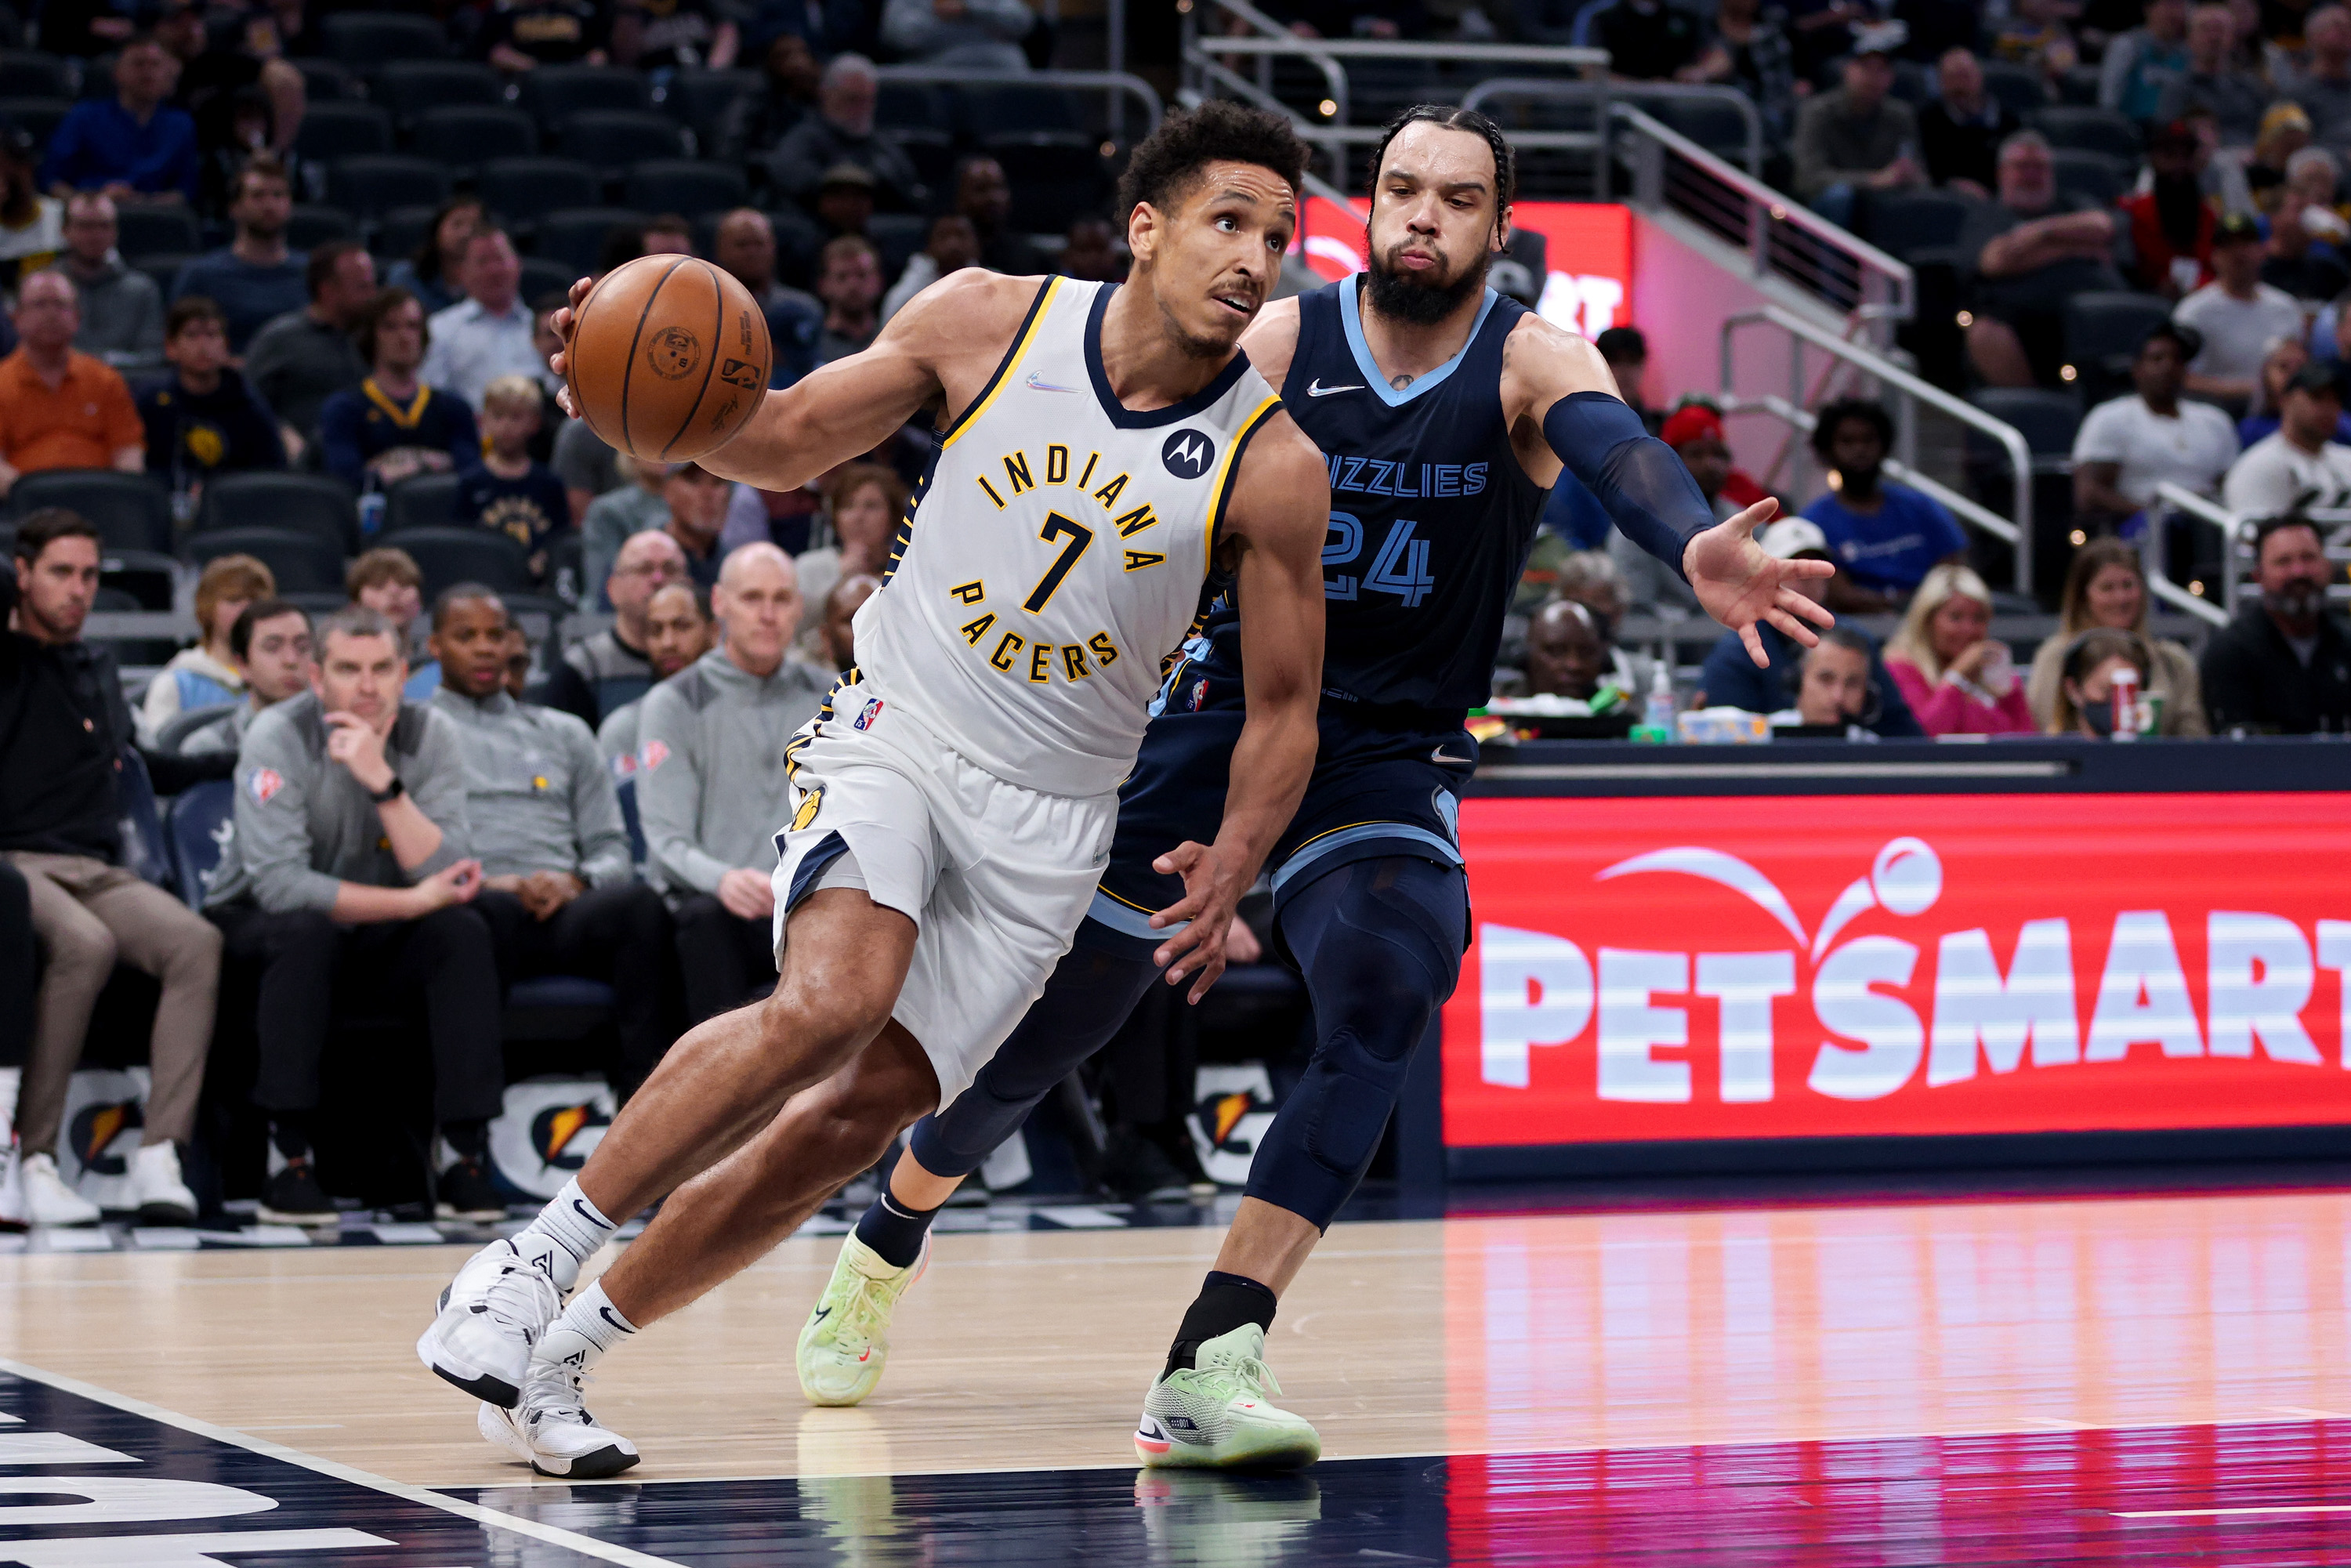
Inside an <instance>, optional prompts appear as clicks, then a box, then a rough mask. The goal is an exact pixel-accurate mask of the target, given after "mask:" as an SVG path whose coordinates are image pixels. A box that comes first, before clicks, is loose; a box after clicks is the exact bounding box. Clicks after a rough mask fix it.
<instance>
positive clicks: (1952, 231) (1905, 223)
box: [1865, 191, 1976, 261]
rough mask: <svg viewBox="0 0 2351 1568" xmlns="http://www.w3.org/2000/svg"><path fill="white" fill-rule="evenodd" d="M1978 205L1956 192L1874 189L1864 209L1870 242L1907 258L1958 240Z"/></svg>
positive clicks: (1904, 258)
mask: <svg viewBox="0 0 2351 1568" xmlns="http://www.w3.org/2000/svg"><path fill="white" fill-rule="evenodd" d="M1975 206H1976V204H1975V203H1974V202H1972V201H1970V199H1969V198H1967V197H1965V196H1962V195H1960V194H1959V193H1957V192H1955V191H1892V192H1873V193H1871V195H1870V198H1869V200H1868V202H1867V203H1866V204H1865V211H1866V213H1867V214H1868V229H1869V232H1868V234H1867V235H1866V236H1865V237H1866V238H1867V239H1868V240H1869V243H1870V244H1872V245H1874V246H1877V247H1878V248H1879V249H1880V250H1885V251H1889V252H1891V253H1892V254H1894V255H1895V256H1898V257H1900V258H1901V259H1903V260H1905V261H1907V260H1909V259H1910V256H1911V254H1912V253H1913V252H1915V251H1919V250H1926V249H1932V248H1938V247H1940V246H1949V245H1952V244H1954V243H1956V242H1957V241H1958V239H1959V230H1960V229H1961V228H1963V227H1965V226H1966V225H1967V221H1968V214H1970V213H1971V212H1973V211H1974V210H1975Z"/></svg>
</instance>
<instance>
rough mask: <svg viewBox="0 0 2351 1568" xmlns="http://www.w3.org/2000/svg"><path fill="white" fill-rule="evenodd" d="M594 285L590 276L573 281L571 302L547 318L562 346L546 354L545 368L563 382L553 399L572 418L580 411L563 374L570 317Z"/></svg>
mask: <svg viewBox="0 0 2351 1568" xmlns="http://www.w3.org/2000/svg"><path fill="white" fill-rule="evenodd" d="M593 287H596V280H595V279H594V278H592V277H583V278H580V279H579V280H578V281H577V282H575V283H573V284H572V286H571V303H570V304H569V305H566V306H565V307H564V308H562V309H560V310H558V311H557V312H556V313H555V314H554V315H553V316H552V317H550V318H549V319H548V325H549V327H551V328H552V329H554V331H555V335H556V336H557V337H558V338H559V339H561V340H562V341H563V347H561V348H559V349H558V350H555V352H553V353H551V354H549V355H548V356H547V368H548V369H549V370H550V371H554V372H555V379H556V380H557V381H559V382H562V383H563V384H562V385H561V386H559V387H558V388H557V389H556V391H555V401H556V402H559V403H560V404H562V405H563V412H564V413H568V414H569V415H570V416H571V417H572V418H574V419H578V418H579V417H580V411H579V410H578V409H576V408H574V407H573V406H572V405H571V382H570V379H569V377H568V376H566V375H565V374H564V371H565V370H566V369H567V368H569V365H570V363H571V319H572V315H573V313H574V312H575V311H577V310H578V309H579V308H580V301H581V300H583V299H585V298H588V291H589V290H590V289H591V288H593Z"/></svg>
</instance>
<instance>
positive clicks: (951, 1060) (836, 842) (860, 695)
mask: <svg viewBox="0 0 2351 1568" xmlns="http://www.w3.org/2000/svg"><path fill="white" fill-rule="evenodd" d="M788 755H789V757H791V758H792V759H793V770H792V783H793V785H794V787H795V788H796V789H797V791H798V793H797V794H796V795H795V797H794V803H795V808H796V809H795V810H794V811H793V814H792V821H791V823H790V825H789V827H787V828H785V829H784V830H783V831H781V832H779V833H778V834H777V835H776V850H777V855H778V861H777V865H776V871H775V889H776V925H775V942H776V967H777V970H778V972H779V973H780V972H781V971H782V969H783V967H784V945H785V933H786V926H787V923H788V921H789V917H790V915H791V912H792V910H793V908H794V906H795V905H797V904H799V903H801V902H802V901H803V900H805V899H806V898H807V897H808V896H809V895H810V894H812V893H814V892H816V891H817V890H818V889H820V887H824V886H827V885H834V886H861V885H862V887H863V888H864V889H865V892H866V895H867V896H868V897H870V898H872V901H873V902H874V903H876V904H882V905H884V906H885V907H887V908H891V909H895V910H897V911H899V912H900V913H901V914H903V915H906V916H907V918H909V919H911V920H913V921H914V925H915V926H916V928H917V935H916V936H915V939H914V961H913V963H912V965H911V966H910V967H909V968H908V970H907V972H906V983H905V986H904V988H902V989H901V990H900V991H899V993H898V1002H897V1005H896V1006H895V1007H894V1008H893V1009H891V1016H892V1017H893V1018H894V1019H897V1020H898V1021H899V1022H900V1023H902V1024H904V1025H905V1027H906V1029H907V1031H908V1032H909V1033H911V1034H913V1035H914V1039H915V1040H917V1041H919V1042H920V1043H921V1045H922V1048H923V1051H924V1053H925V1055H927V1056H928V1057H929V1058H930V1060H931V1066H932V1068H933V1070H934V1071H936V1072H937V1074H938V1079H939V1103H940V1104H942V1105H945V1104H947V1103H950V1102H952V1101H953V1100H954V1099H955V1097H956V1095H957V1094H960V1093H962V1092H963V1091H964V1090H965V1089H966V1088H967V1087H968V1086H969V1085H970V1083H971V1081H972V1077H973V1075H974V1074H976V1073H977V1071H979V1069H980V1068H981V1066H982V1065H983V1064H985V1063H986V1062H987V1060H988V1058H990V1057H991V1056H994V1055H995V1054H996V1049H997V1047H998V1046H999V1045H1001V1044H1003V1043H1004V1039H1005V1037H1006V1036H1007V1035H1008V1034H1010V1033H1011V1032H1012V1029H1013V1026H1014V1025H1016V1024H1018V1023H1019V1021H1020V1019H1021V1017H1022V1015H1024V1014H1026V1013H1027V1012H1028V1010H1029V1004H1030V1003H1032V1002H1034V1001H1035V1000H1036V999H1037V998H1038V997H1039V996H1040V995H1042V994H1043V992H1044V989H1045V982H1046V980H1047V979H1049V978H1050V977H1051V975H1052V973H1053V967H1054V966H1055V965H1056V964H1058V963H1060V962H1061V955H1062V954H1064V953H1066V952H1068V951H1069V949H1070V942H1071V937H1072V936H1075V935H1076V933H1077V929H1078V922H1079V921H1081V920H1082V919H1084V918H1085V914H1086V910H1087V909H1088V907H1089V906H1091V905H1092V903H1093V896H1094V889H1095V886H1096V885H1097V884H1098V883H1100V882H1101V881H1102V868H1103V867H1104V866H1105V865H1106V864H1108V863H1109V860H1110V844H1111V835H1112V833H1113V831H1114V830H1115V828H1116V827H1117V824H1118V796H1117V794H1116V792H1115V791H1113V792H1112V793H1109V794H1105V795H1098V796H1092V797H1083V798H1076V797H1071V796H1066V795H1047V794H1043V793H1041V792H1040V791H1038V790H1034V789H1025V788H1023V787H1022V786H1020V785H1018V784H1011V783H1008V782H1006V781H1005V780H1004V779H999V778H998V777H997V776H996V775H994V774H992V773H989V772H987V771H986V770H985V769H983V768H979V767H977V765H975V764H974V763H972V762H970V761H968V760H967V759H966V758H964V757H963V756H962V755H960V754H959V753H957V752H956V751H953V750H951V749H949V748H948V747H946V745H945V744H943V743H942V742H940V741H939V740H937V739H936V738H935V737H934V736H933V735H932V733H931V732H930V731H929V730H928V729H926V728H925V727H924V726H923V725H922V723H921V721H919V720H918V719H916V718H915V717H914V716H913V715H912V714H910V713H908V712H906V711H905V710H904V708H903V707H900V706H895V705H893V704H892V703H889V702H887V701H885V700H884V699H883V698H882V697H881V696H880V695H878V694H876V693H874V692H873V691H872V689H871V688H869V687H867V686H865V685H847V684H844V685H841V686H840V687H839V688H837V689H836V690H835V691H834V693H833V695H832V696H831V700H830V701H829V702H827V704H826V705H825V708H824V711H822V712H820V713H819V714H818V716H816V717H815V718H813V719H811V720H810V721H809V723H808V724H807V725H806V726H805V727H802V728H801V730H800V732H799V735H798V736H797V737H794V738H793V740H792V742H791V747H790V749H789V752H788ZM852 862H853V870H852Z"/></svg>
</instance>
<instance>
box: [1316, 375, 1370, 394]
mask: <svg viewBox="0 0 2351 1568" xmlns="http://www.w3.org/2000/svg"><path fill="white" fill-rule="evenodd" d="M1363 390H1364V383H1363V382H1353V383H1351V384H1350V385H1347V386H1343V387H1326V386H1324V385H1323V384H1322V377H1321V376H1316V377H1315V378H1314V380H1313V381H1312V382H1309V383H1308V385H1307V388H1306V395H1307V396H1308V397H1329V396H1330V395H1331V394H1332V393H1333V392H1361V391H1363Z"/></svg>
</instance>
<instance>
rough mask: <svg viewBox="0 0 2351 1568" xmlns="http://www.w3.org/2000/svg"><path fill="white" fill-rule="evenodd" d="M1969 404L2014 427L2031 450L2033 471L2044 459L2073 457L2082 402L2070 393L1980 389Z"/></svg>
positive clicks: (2046, 390)
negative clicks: (2075, 434)
mask: <svg viewBox="0 0 2351 1568" xmlns="http://www.w3.org/2000/svg"><path fill="white" fill-rule="evenodd" d="M1968 401H1969V402H1971V403H1973V404H1975V405H1976V406H1977V407H1978V408H1980V409H1981V410H1983V411H1984V412H1985V413H1988V414H1991V416H1992V417H1993V418H1994V419H1998V420H2002V421H2004V422H2006V423H2010V424H2012V425H2014V426H2015V427H2016V431H2017V434H2020V435H2022V436H2023V437H2024V442H2025V444H2026V445H2027V446H2030V447H2031V448H2032V457H2033V465H2034V466H2035V467H2036V468H2037V467H2039V466H2040V465H2041V462H2042V460H2043V459H2044V458H2053V459H2058V460H2069V459H2070V458H2071V457H2072V455H2073V452H2074V433H2075V432H2076V431H2078V430H2080V429H2081V427H2082V402H2081V399H2079V398H2077V397H2075V396H2074V394H2073V393H2071V392H2051V391H2049V390H2048V389H2047V388H2045V387H1979V388H1978V389H1976V390H1975V391H1974V392H1970V393H1969V394H1968Z"/></svg>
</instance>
